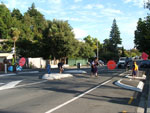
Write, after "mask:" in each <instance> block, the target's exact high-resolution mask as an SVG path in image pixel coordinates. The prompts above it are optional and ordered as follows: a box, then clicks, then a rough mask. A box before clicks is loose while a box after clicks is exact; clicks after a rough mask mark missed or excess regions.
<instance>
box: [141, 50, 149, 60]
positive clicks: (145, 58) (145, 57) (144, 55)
mask: <svg viewBox="0 0 150 113" xmlns="http://www.w3.org/2000/svg"><path fill="white" fill-rule="evenodd" d="M142 59H143V60H147V59H148V54H146V53H145V52H143V53H142Z"/></svg>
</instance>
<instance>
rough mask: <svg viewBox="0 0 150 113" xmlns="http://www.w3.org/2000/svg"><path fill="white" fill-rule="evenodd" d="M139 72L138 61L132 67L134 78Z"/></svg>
mask: <svg viewBox="0 0 150 113" xmlns="http://www.w3.org/2000/svg"><path fill="white" fill-rule="evenodd" d="M137 72H138V65H137V64H136V61H134V62H133V67H132V77H135V76H136V75H137Z"/></svg>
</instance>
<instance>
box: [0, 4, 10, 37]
mask: <svg viewBox="0 0 150 113" xmlns="http://www.w3.org/2000/svg"><path fill="white" fill-rule="evenodd" d="M11 27H12V17H11V13H10V11H9V9H8V8H7V7H6V6H5V5H4V4H0V38H1V39H8V38H10V36H9V32H10V28H11Z"/></svg>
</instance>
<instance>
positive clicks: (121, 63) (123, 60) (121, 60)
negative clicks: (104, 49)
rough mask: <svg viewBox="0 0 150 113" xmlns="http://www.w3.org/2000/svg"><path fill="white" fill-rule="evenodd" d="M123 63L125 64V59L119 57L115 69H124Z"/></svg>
mask: <svg viewBox="0 0 150 113" xmlns="http://www.w3.org/2000/svg"><path fill="white" fill-rule="evenodd" d="M125 63H126V57H120V58H119V61H118V63H117V67H118V68H122V67H125Z"/></svg>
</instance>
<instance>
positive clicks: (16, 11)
mask: <svg viewBox="0 0 150 113" xmlns="http://www.w3.org/2000/svg"><path fill="white" fill-rule="evenodd" d="M11 16H12V17H15V18H16V19H17V20H21V19H22V18H23V16H22V14H21V13H20V11H19V9H13V11H12V13H11Z"/></svg>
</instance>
